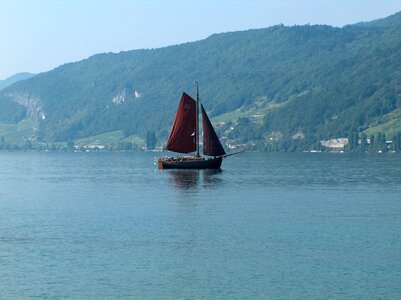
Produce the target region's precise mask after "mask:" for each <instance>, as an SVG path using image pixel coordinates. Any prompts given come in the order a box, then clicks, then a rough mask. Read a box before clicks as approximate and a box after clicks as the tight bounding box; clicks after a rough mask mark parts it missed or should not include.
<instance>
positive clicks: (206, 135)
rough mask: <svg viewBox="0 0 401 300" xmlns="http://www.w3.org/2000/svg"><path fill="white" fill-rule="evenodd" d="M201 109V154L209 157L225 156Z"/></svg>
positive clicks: (203, 110)
mask: <svg viewBox="0 0 401 300" xmlns="http://www.w3.org/2000/svg"><path fill="white" fill-rule="evenodd" d="M201 107H202V124H203V154H204V155H209V156H220V155H224V154H226V152H225V151H224V148H223V146H222V145H221V143H220V140H219V138H218V136H217V134H216V132H215V131H214V129H213V126H212V123H210V120H209V117H208V116H207V114H206V112H205V109H204V108H203V105H201Z"/></svg>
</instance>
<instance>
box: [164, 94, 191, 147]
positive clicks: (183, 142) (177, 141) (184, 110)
mask: <svg viewBox="0 0 401 300" xmlns="http://www.w3.org/2000/svg"><path fill="white" fill-rule="evenodd" d="M195 123H196V101H195V100H194V99H192V97H191V96H189V95H187V94H186V93H183V94H182V97H181V101H180V104H179V105H178V109H177V114H176V116H175V119H174V124H173V127H172V128H171V132H170V136H169V138H168V142H167V146H166V149H167V150H170V151H174V152H179V153H190V152H194V151H195V150H196V144H195Z"/></svg>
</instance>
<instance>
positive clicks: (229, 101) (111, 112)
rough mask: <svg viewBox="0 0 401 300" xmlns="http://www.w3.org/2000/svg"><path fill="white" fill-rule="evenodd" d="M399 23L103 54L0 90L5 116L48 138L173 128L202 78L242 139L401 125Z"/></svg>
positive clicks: (299, 29) (229, 131)
mask: <svg viewBox="0 0 401 300" xmlns="http://www.w3.org/2000/svg"><path fill="white" fill-rule="evenodd" d="M390 18H394V17H390ZM397 20H399V18H397ZM380 22H386V19H384V20H380ZM388 23H391V26H390V25H389V26H345V27H343V28H334V27H330V26H318V25H316V26H309V25H305V26H293V27H286V26H282V25H280V26H274V27H270V28H267V29H257V30H248V31H242V32H232V33H223V34H215V35H212V36H210V37H209V38H207V39H205V40H201V41H198V42H192V43H186V44H181V45H175V46H170V47H165V48H160V49H147V50H134V51H128V52H120V53H118V54H114V53H107V54H98V55H94V56H92V57H90V58H88V59H86V60H83V61H80V62H76V63H69V64H65V65H62V66H60V67H58V68H56V69H54V70H52V71H50V72H46V73H42V74H39V75H37V76H35V77H33V78H31V79H29V80H25V81H22V82H17V83H15V84H13V85H12V86H10V87H8V88H6V89H4V90H2V91H0V122H2V123H3V124H4V123H14V124H17V123H19V122H21V121H23V120H26V119H33V120H36V121H37V122H38V123H37V126H38V130H37V131H35V137H36V138H37V139H38V140H42V141H67V140H76V139H78V138H82V137H87V136H94V135H97V134H101V133H105V132H111V131H115V130H119V129H122V130H123V132H124V134H125V136H129V135H138V136H141V137H144V136H145V135H146V133H147V132H149V131H154V132H156V135H157V136H158V138H159V140H162V139H164V138H165V137H166V135H167V131H168V130H169V129H170V126H171V123H172V120H173V118H174V114H175V110H176V107H177V104H178V101H179V99H180V96H181V93H182V92H183V91H187V92H189V93H190V94H194V93H193V91H194V81H198V82H199V84H200V91H201V97H202V100H203V104H204V106H205V108H206V110H207V111H208V112H209V113H210V115H211V117H212V118H213V119H214V120H215V121H221V122H220V125H221V124H223V125H221V126H218V131H219V134H220V135H227V136H228V137H229V138H231V139H235V138H237V137H240V138H241V137H242V138H243V137H244V136H245V137H246V139H245V140H243V142H247V141H251V140H267V141H268V140H269V139H270V138H269V137H271V136H274V139H279V138H282V137H283V136H284V137H285V136H294V134H296V136H297V137H298V138H303V137H305V136H307V137H312V138H313V140H318V139H324V138H332V137H340V136H346V135H347V134H348V133H349V132H350V131H356V130H357V131H360V132H361V131H363V130H366V129H368V128H369V127H373V126H379V125H383V123H386V122H390V121H391V122H392V123H391V124H394V125H392V126H395V127H398V126H400V128H401V121H400V120H401V117H400V120H399V121H397V118H398V116H400V115H401V113H399V110H400V107H401V73H400V72H401V71H400V70H401V26H399V25H400V24H401V21H398V22H393V21H392V22H388ZM400 111H401V110H400ZM224 124H226V125H227V124H229V125H230V126H225V125H224ZM396 129H398V128H394V130H396Z"/></svg>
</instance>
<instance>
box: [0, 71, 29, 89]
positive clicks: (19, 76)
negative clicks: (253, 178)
mask: <svg viewBox="0 0 401 300" xmlns="http://www.w3.org/2000/svg"><path fill="white" fill-rule="evenodd" d="M33 76H35V74H31V73H17V74H15V75H13V76H11V77H9V78H7V79H4V80H0V90H2V89H4V88H6V87H8V86H10V85H12V84H13V83H15V82H18V81H21V80H25V79H29V78H31V77H33Z"/></svg>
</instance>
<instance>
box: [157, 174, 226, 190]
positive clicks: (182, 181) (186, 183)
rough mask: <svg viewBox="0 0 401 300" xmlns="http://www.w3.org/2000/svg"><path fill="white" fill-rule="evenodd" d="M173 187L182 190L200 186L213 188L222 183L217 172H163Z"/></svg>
mask: <svg viewBox="0 0 401 300" xmlns="http://www.w3.org/2000/svg"><path fill="white" fill-rule="evenodd" d="M165 171H166V172H168V176H169V179H170V180H171V182H172V183H173V185H174V187H177V188H179V189H182V190H191V189H194V188H197V187H198V186H199V185H200V184H202V185H203V186H204V187H213V186H215V185H218V184H220V183H222V178H221V174H222V173H223V171H222V170H221V169H218V170H165Z"/></svg>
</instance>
